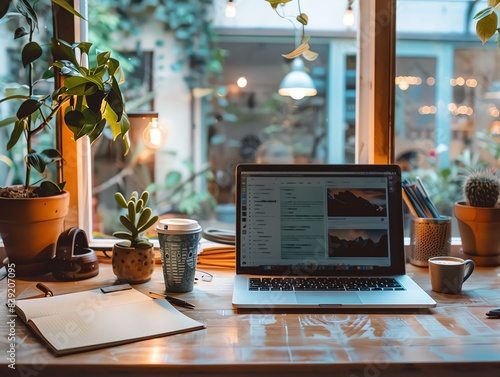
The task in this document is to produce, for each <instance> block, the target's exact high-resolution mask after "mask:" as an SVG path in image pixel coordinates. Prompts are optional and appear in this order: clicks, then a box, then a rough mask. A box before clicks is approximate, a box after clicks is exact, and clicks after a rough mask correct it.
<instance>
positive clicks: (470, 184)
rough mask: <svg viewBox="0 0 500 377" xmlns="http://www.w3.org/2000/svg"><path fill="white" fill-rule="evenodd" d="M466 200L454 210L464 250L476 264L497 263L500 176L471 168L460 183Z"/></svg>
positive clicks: (499, 247) (498, 249)
mask: <svg viewBox="0 0 500 377" xmlns="http://www.w3.org/2000/svg"><path fill="white" fill-rule="evenodd" d="M463 195H464V198H465V201H462V202H455V203H454V211H455V217H456V218H457V221H458V227H459V230H460V236H461V238H462V252H463V254H464V255H465V256H466V257H467V258H470V259H472V260H474V262H475V263H476V265H477V266H498V265H500V204H499V199H500V179H499V177H498V172H497V173H493V172H492V171H491V170H488V169H481V170H477V171H472V172H471V173H470V174H469V175H468V176H466V178H465V180H464V184H463Z"/></svg>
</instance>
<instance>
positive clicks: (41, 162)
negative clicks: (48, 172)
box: [25, 152, 47, 174]
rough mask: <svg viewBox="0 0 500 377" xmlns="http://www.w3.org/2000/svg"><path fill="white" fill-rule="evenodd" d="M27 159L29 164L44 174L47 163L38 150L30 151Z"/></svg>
mask: <svg viewBox="0 0 500 377" xmlns="http://www.w3.org/2000/svg"><path fill="white" fill-rule="evenodd" d="M25 160H26V163H27V164H28V165H30V166H32V167H33V168H34V169H35V170H36V171H37V172H39V173H40V174H43V173H44V172H45V168H46V167H47V163H46V161H45V158H44V157H43V155H42V154H40V153H36V152H34V153H28V154H27V155H26V156H25Z"/></svg>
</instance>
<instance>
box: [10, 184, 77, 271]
mask: <svg viewBox="0 0 500 377" xmlns="http://www.w3.org/2000/svg"><path fill="white" fill-rule="evenodd" d="M68 208H69V193H67V192H64V193H62V194H60V195H56V196H49V197H43V198H4V197H0V234H1V235H2V240H3V242H4V246H5V252H6V253H7V257H8V258H9V263H14V264H15V270H16V277H24V276H37V275H42V274H46V273H48V272H50V271H51V261H52V259H53V258H54V256H55V252H56V244H57V239H58V237H59V235H60V234H61V233H62V232H63V230H64V218H65V217H66V215H67V214H68Z"/></svg>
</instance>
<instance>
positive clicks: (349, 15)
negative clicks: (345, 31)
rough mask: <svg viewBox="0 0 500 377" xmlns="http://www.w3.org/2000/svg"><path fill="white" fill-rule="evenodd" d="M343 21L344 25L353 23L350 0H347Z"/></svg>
mask: <svg viewBox="0 0 500 377" xmlns="http://www.w3.org/2000/svg"><path fill="white" fill-rule="evenodd" d="M343 22H344V25H345V26H352V25H354V13H353V12H352V1H350V0H348V4H347V10H346V11H345V14H344V18H343Z"/></svg>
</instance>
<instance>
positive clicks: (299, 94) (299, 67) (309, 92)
mask: <svg viewBox="0 0 500 377" xmlns="http://www.w3.org/2000/svg"><path fill="white" fill-rule="evenodd" d="M278 93H279V94H281V95H282V96H290V97H292V98H293V99H295V100H299V99H302V98H304V97H306V96H308V97H309V96H315V95H316V94H317V93H318V91H317V90H316V87H315V86H314V82H313V80H312V78H311V76H309V75H308V74H307V73H306V72H304V62H303V61H302V59H301V58H295V59H294V60H293V61H292V72H289V73H288V74H287V75H286V76H285V77H284V78H283V80H282V81H281V84H280V88H279V90H278Z"/></svg>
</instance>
